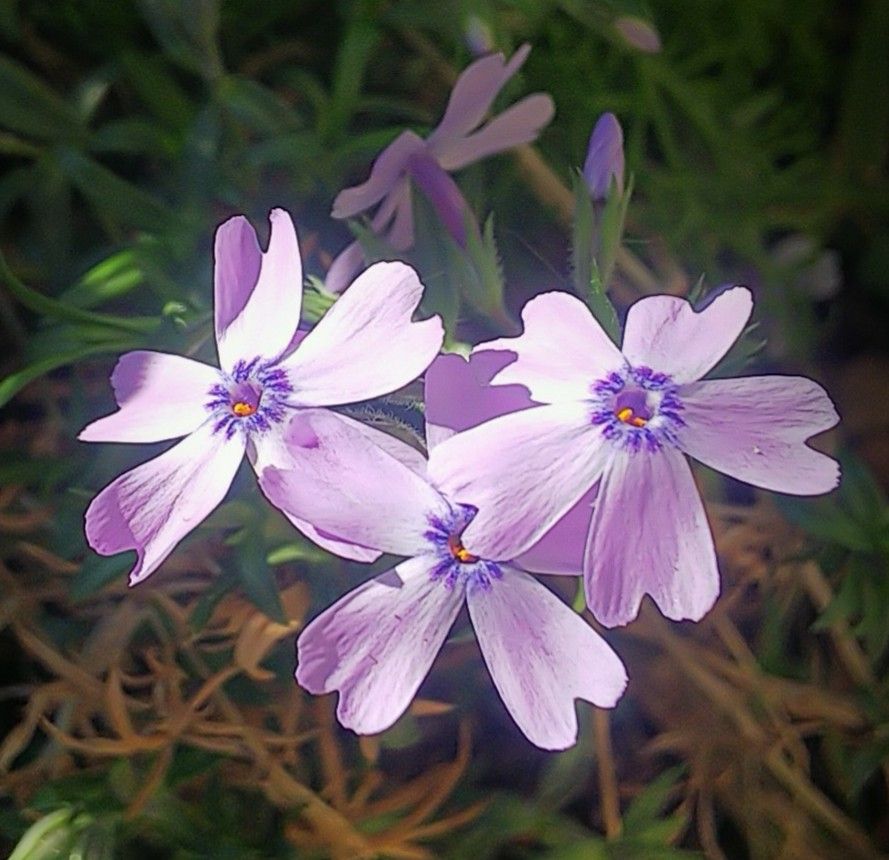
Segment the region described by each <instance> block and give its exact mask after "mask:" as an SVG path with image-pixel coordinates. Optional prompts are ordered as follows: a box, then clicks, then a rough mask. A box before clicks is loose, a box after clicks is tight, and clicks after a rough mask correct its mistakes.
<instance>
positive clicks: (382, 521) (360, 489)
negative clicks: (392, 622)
mask: <svg viewBox="0 0 889 860" xmlns="http://www.w3.org/2000/svg"><path fill="white" fill-rule="evenodd" d="M284 442H285V445H286V447H287V450H288V454H289V463H288V464H287V466H286V468H275V467H268V468H265V469H264V470H263V471H262V474H261V475H260V485H261V486H262V489H263V492H264V493H265V494H266V496H268V498H269V499H270V500H271V501H272V502H273V504H275V505H277V506H278V507H279V508H281V509H282V510H284V511H287V512H288V513H289V514H291V515H292V516H296V517H298V518H299V519H302V520H307V521H308V522H310V523H312V525H314V526H315V527H316V528H317V529H319V530H320V531H322V532H323V533H324V534H326V535H330V536H331V537H334V538H339V539H341V540H345V541H349V542H352V543H356V544H359V545H360V546H364V547H368V548H371V549H379V550H383V551H384V552H392V553H397V554H398V555H416V554H419V553H421V552H423V551H424V550H425V549H426V548H427V540H426V538H425V534H426V532H427V531H428V529H429V524H430V518H431V517H438V518H442V517H447V516H448V515H449V513H450V508H449V506H448V503H447V502H446V501H445V500H444V499H443V498H442V496H441V495H440V494H439V493H438V492H436V490H435V489H434V488H433V487H432V486H431V484H429V483H428V481H427V480H426V479H425V477H421V476H420V475H418V474H417V473H416V472H414V471H413V470H412V469H410V468H409V467H408V466H405V465H404V464H403V463H402V462H400V461H399V460H397V459H396V458H395V457H393V456H392V455H391V454H389V453H388V452H387V451H385V450H384V449H383V448H381V447H380V446H379V445H377V444H375V443H374V441H373V439H372V438H371V437H370V436H369V435H368V434H367V433H366V432H364V431H363V430H360V429H357V428H356V427H354V426H352V423H348V422H346V421H343V419H342V418H341V416H339V415H336V414H335V413H332V412H328V411H326V410H323V409H306V410H301V411H299V412H297V413H296V415H294V417H293V418H292V419H291V422H290V425H289V427H288V428H287V431H286V433H285V438H284Z"/></svg>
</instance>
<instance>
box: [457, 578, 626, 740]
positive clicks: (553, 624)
mask: <svg viewBox="0 0 889 860" xmlns="http://www.w3.org/2000/svg"><path fill="white" fill-rule="evenodd" d="M467 603H468V606H469V616H470V618H471V619H472V626H473V627H474V628H475V633H476V636H477V637H478V643H479V647H480V648H481V652H482V656H483V657H484V659H485V663H486V664H487V666H488V670H489V671H490V673H491V677H492V678H493V680H494V685H495V686H496V687H497V691H498V692H499V693H500V698H502V699H503V703H504V704H505V705H506V708H507V710H508V711H509V713H510V714H511V715H512V718H513V719H514V720H515V721H516V723H517V724H518V726H519V728H520V729H521V730H522V731H523V732H524V733H525V735H526V736H527V738H528V740H530V741H531V742H532V743H534V744H536V745H537V746H539V747H542V748H543V749H547V750H562V749H565V748H566V747H570V746H571V745H572V744H574V742H575V741H576V740H577V715H576V713H575V710H574V708H575V705H574V700H575V699H584V700H586V701H588V702H592V703H593V704H594V705H597V706H598V707H600V708H610V707H613V706H614V705H615V704H616V703H617V701H618V699H619V698H620V697H621V695H622V693H623V691H624V688H625V687H626V684H627V673H626V670H625V669H624V666H623V663H622V662H621V660H620V658H619V657H618V656H617V654H615V653H614V651H612V650H611V648H610V647H609V646H608V644H607V643H606V642H605V640H604V639H602V637H601V636H599V635H598V634H597V633H596V632H595V631H594V630H593V629H592V628H591V627H590V626H589V625H588V624H587V623H586V622H585V621H584V620H583V619H582V618H581V617H580V616H579V615H577V614H576V613H575V612H573V611H572V610H571V609H570V608H569V607H567V606H566V605H565V604H564V603H562V601H561V600H559V599H558V598H557V597H556V596H555V595H554V594H553V593H552V592H551V591H550V590H549V589H547V588H546V587H545V586H543V585H541V583H539V582H537V580H535V579H534V578H533V577H531V576H528V574H526V573H523V572H522V571H520V570H516V569H515V568H509V567H506V568H504V569H503V579H501V580H497V581H495V582H492V583H491V585H490V587H489V588H487V589H482V588H471V587H470V588H469V590H468V592H467Z"/></svg>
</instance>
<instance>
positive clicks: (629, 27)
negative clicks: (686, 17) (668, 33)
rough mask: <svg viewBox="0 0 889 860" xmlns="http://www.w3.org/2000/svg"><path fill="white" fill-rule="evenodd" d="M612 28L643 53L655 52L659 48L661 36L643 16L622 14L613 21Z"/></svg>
mask: <svg viewBox="0 0 889 860" xmlns="http://www.w3.org/2000/svg"><path fill="white" fill-rule="evenodd" d="M614 29H615V30H616V31H617V33H618V35H620V36H621V38H623V40H624V41H625V42H626V43H627V44H628V45H629V46H630V47H631V48H636V49H637V50H639V51H642V52H643V53H645V54H657V53H658V52H659V51H660V49H661V37H660V36H659V35H658V32H657V30H655V29H654V26H653V25H652V24H651V23H650V22H648V21H646V20H645V19H644V18H637V17H636V16H635V15H622V16H621V17H620V18H616V19H615V21H614Z"/></svg>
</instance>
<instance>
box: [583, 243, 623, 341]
mask: <svg viewBox="0 0 889 860" xmlns="http://www.w3.org/2000/svg"><path fill="white" fill-rule="evenodd" d="M586 303H587V305H588V307H589V309H590V311H592V314H593V316H594V317H595V318H596V319H597V320H598V321H599V325H601V326H602V328H604V329H605V333H606V334H607V335H608V337H610V338H611V340H612V341H614V343H616V344H618V345H620V341H621V331H620V322H619V321H618V319H617V312H616V311H615V310H614V305H613V304H611V299H609V298H608V296H607V295H606V294H605V286H604V284H603V283H602V279H601V278H600V277H599V267H598V266H597V265H596V261H595V260H593V262H592V271H591V273H590V283H589V287H588V289H587V294H586Z"/></svg>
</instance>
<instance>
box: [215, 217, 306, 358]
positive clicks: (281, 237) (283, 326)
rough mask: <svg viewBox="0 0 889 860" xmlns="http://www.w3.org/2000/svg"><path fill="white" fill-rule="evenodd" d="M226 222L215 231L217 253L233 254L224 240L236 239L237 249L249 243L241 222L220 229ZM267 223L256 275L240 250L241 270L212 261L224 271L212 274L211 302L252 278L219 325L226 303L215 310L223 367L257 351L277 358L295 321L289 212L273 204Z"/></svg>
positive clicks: (296, 282)
mask: <svg viewBox="0 0 889 860" xmlns="http://www.w3.org/2000/svg"><path fill="white" fill-rule="evenodd" d="M230 223H231V222H226V224H223V225H222V227H220V228H219V230H218V231H217V234H216V253H217V259H219V258H222V259H224V260H228V259H237V257H238V253H237V252H233V251H231V250H230V249H229V248H227V245H228V243H229V242H236V243H237V248H238V249H243V248H244V247H245V246H246V245H249V242H247V240H246V238H245V230H246V228H245V227H243V226H241V225H240V222H238V224H239V226H238V227H237V229H232V228H229V229H226V228H227V225H228V224H230ZM269 223H270V224H271V233H270V235H269V247H268V250H267V251H266V252H265V253H264V254H262V256H261V260H260V265H259V273H258V275H255V276H254V275H253V269H254V268H255V267H254V266H253V257H252V255H251V254H249V253H248V254H242V256H243V258H244V259H245V261H247V262H245V263H244V269H243V273H242V274H241V275H239V274H238V273H237V271H236V267H235V266H230V265H224V266H222V267H220V264H219V263H218V262H217V271H224V272H225V274H224V275H221V274H220V275H217V278H216V301H217V303H219V302H220V300H221V297H220V292H221V291H223V290H226V289H239V290H241V291H245V290H247V289H249V287H248V286H246V285H247V284H248V283H249V278H250V277H253V278H254V285H253V286H252V291H251V292H250V293H249V296H248V297H247V299H246V301H244V302H243V305H242V307H241V309H240V311H239V312H238V313H237V315H236V316H234V317H233V318H232V319H231V320H229V321H228V323H227V324H226V325H225V326H221V323H222V322H223V321H224V320H225V319H226V317H228V316H229V315H230V312H231V309H229V311H228V312H223V311H219V312H218V313H217V316H216V319H217V331H216V346H217V349H218V351H219V364H220V366H221V367H222V368H223V369H224V370H231V369H232V368H233V367H234V366H235V364H236V362H237V361H238V360H239V359H251V358H253V357H254V356H257V355H258V356H261V357H262V358H265V359H274V358H277V357H278V356H279V355H280V354H281V353H282V352H283V351H284V350H285V349H286V348H287V346H288V345H289V344H290V341H291V340H292V338H293V335H294V332H296V329H297V326H298V325H299V315H300V307H301V304H302V286H303V276H302V262H301V260H300V255H299V244H298V242H297V238H296V230H295V229H294V227H293V221H291V219H290V215H289V214H288V213H287V212H285V211H284V210H283V209H273V210H272V211H271V214H270V215H269ZM247 226H248V227H249V225H247ZM251 229H252V228H251ZM254 241H255V239H254ZM242 299H243V293H239V295H238V304H240V303H241V301H242ZM217 306H219V305H218V304H217ZM222 307H223V308H226V307H227V300H222Z"/></svg>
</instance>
